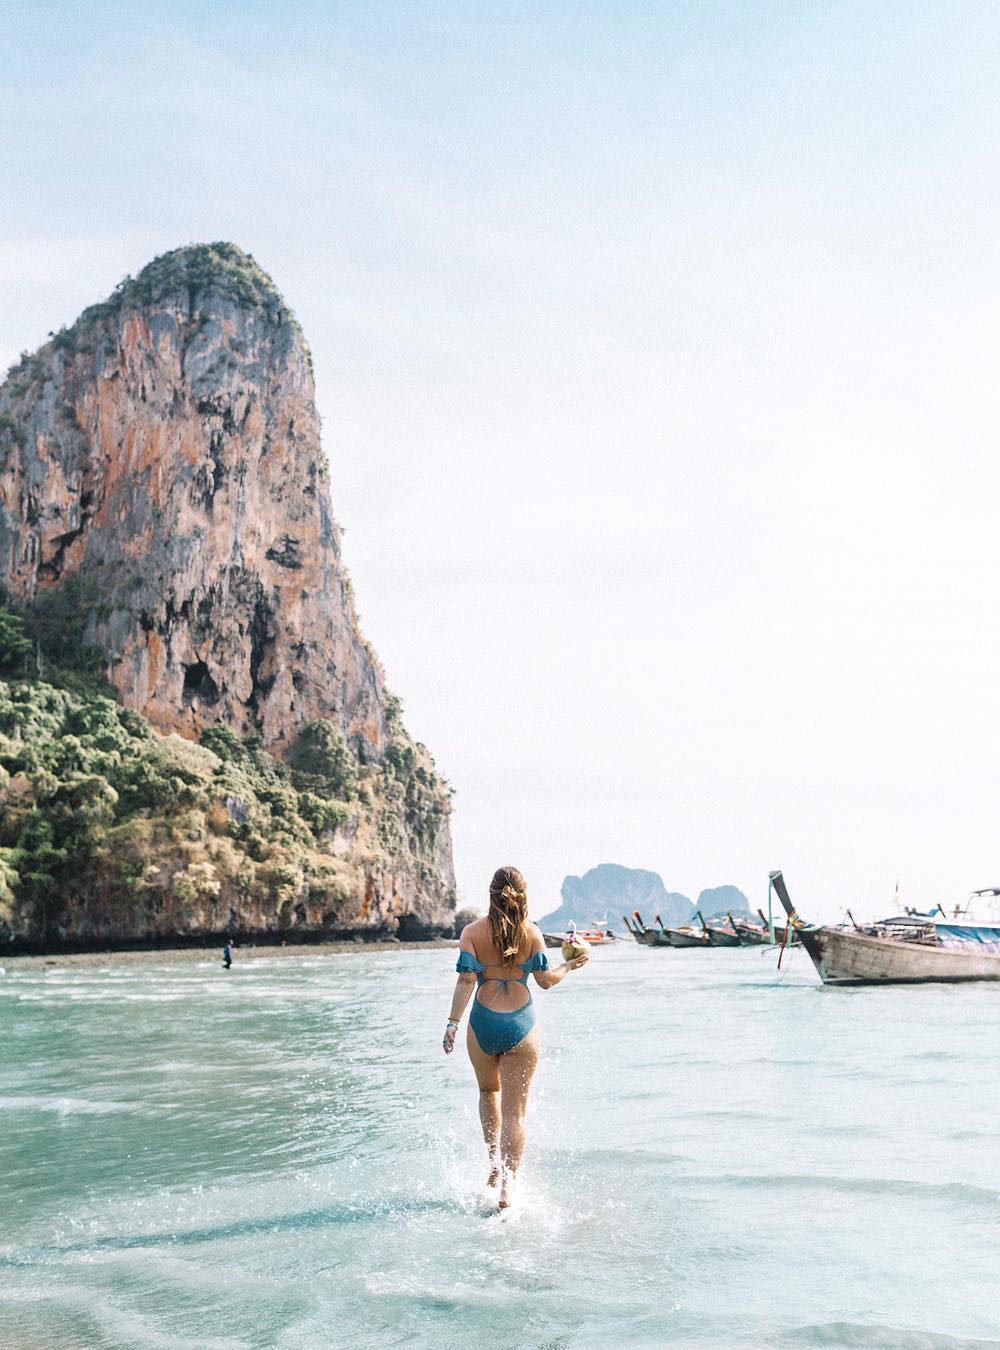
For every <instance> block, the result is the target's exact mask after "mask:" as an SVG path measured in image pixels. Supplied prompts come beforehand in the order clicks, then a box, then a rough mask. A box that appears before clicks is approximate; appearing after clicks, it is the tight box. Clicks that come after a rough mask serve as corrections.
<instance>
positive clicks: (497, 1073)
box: [444, 867, 587, 1209]
mask: <svg viewBox="0 0 1000 1350" xmlns="http://www.w3.org/2000/svg"><path fill="white" fill-rule="evenodd" d="M459 945H460V947H461V950H460V952H459V954H458V965H457V966H456V967H455V969H456V970H457V971H458V982H457V984H456V985H455V996H454V998H453V999H452V1001H451V1016H450V1017H449V1019H448V1026H447V1028H446V1030H445V1033H444V1052H445V1054H446V1055H450V1054H451V1052H452V1050H453V1049H454V1048H455V1033H456V1032H457V1031H458V1024H459V1021H460V1020H461V1017H462V1013H463V1012H464V1011H465V1007H466V1004H467V1003H468V1002H469V996H470V995H471V994H472V990H473V984H476V985H478V986H479V987H478V989H477V990H476V996H475V998H474V999H473V1002H472V1012H471V1013H470V1014H469V1031H468V1035H467V1037H466V1045H467V1046H468V1050H469V1058H470V1059H471V1060H472V1067H473V1069H474V1070H475V1072H476V1078H477V1080H478V1082H479V1119H480V1120H481V1121H482V1123H483V1138H484V1139H485V1140H486V1147H487V1149H488V1150H489V1155H490V1174H489V1179H488V1180H487V1183H486V1184H487V1185H488V1186H495V1185H496V1184H497V1182H498V1181H501V1180H502V1183H503V1184H502V1187H501V1191H500V1208H501V1209H506V1208H507V1207H508V1206H509V1204H510V1202H511V1198H512V1195H513V1189H514V1179H515V1177H516V1175H517V1169H518V1167H519V1166H520V1162H521V1154H522V1153H523V1152H524V1111H525V1107H526V1105H527V1101H528V1089H529V1088H530V1087H531V1078H532V1075H533V1074H534V1072H535V1065H536V1064H537V1063H538V1031H537V1029H536V1027H535V1009H534V1007H533V1006H532V1002H531V994H530V993H529V992H528V976H529V975H534V977H535V982H536V983H537V984H538V985H540V986H541V988H542V989H552V988H553V987H554V986H555V985H557V984H558V983H559V982H560V981H561V980H564V979H565V978H566V976H567V975H568V974H569V972H570V971H571V970H577V969H579V967H580V966H582V965H585V964H586V962H587V953H586V952H584V954H583V955H582V956H578V957H576V958H575V959H574V960H572V961H564V962H563V963H562V964H561V965H558V966H556V968H555V969H554V970H550V969H549V962H548V958H547V957H546V955H545V942H544V940H543V938H542V935H541V932H540V931H539V929H538V925H537V924H533V923H529V921H528V894H527V888H526V887H525V884H524V877H522V876H521V873H520V872H519V871H518V870H517V868H516V867H501V868H500V869H499V870H498V871H497V872H496V873H495V874H494V877H493V880H492V881H491V882H490V910H489V913H488V914H487V915H486V916H485V917H484V918H482V919H476V920H475V922H474V923H470V924H469V925H468V926H467V927H465V928H463V929H462V937H461V942H460V944H459Z"/></svg>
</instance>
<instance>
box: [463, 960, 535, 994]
mask: <svg viewBox="0 0 1000 1350" xmlns="http://www.w3.org/2000/svg"><path fill="white" fill-rule="evenodd" d="M497 964H498V965H499V962H497ZM514 965H515V966H519V967H520V969H521V974H520V975H507V976H505V977H504V978H503V979H500V978H498V977H497V976H496V975H484V974H483V971H484V970H485V969H486V967H485V966H484V965H483V963H482V961H480V960H479V958H478V957H477V956H473V955H472V953H471V952H459V954H458V964H457V965H456V966H455V969H456V970H457V971H458V972H459V973H460V974H475V977H476V984H477V985H483V984H485V983H486V982H487V980H495V981H496V983H497V984H498V985H499V986H500V988H501V989H503V990H505V991H507V990H508V989H509V987H510V982H511V980H513V981H514V983H515V984H523V985H524V987H525V988H527V987H528V976H529V975H530V974H531V972H532V971H533V970H548V968H549V958H548V957H547V956H546V955H545V953H544V952H532V953H531V955H530V956H529V957H528V959H527V961H515V962H514Z"/></svg>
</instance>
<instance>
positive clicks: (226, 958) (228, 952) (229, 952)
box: [222, 938, 233, 970]
mask: <svg viewBox="0 0 1000 1350" xmlns="http://www.w3.org/2000/svg"><path fill="white" fill-rule="evenodd" d="M222 964H223V965H224V966H225V968H226V969H227V970H228V969H229V967H230V966H231V965H232V964H233V949H232V945H231V944H230V941H229V939H228V938H226V945H225V946H224V947H223V949H222Z"/></svg>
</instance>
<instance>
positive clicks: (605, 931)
mask: <svg viewBox="0 0 1000 1350" xmlns="http://www.w3.org/2000/svg"><path fill="white" fill-rule="evenodd" d="M542 937H543V938H544V939H545V945H546V947H561V946H562V945H563V943H564V942H565V941H566V940H567V939H568V938H574V937H578V938H583V940H584V942H586V943H587V944H588V946H590V947H606V946H608V944H609V943H612V942H621V938H620V937H619V936H618V934H617V933H613V932H612V931H611V929H610V928H607V927H605V928H601V927H600V926H599V925H597V924H592V925H591V927H590V928H577V926H576V924H575V923H573V922H570V924H569V927H568V928H567V929H566V932H565V933H543V934H542Z"/></svg>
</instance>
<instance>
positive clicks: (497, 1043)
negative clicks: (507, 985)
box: [469, 999, 535, 1055]
mask: <svg viewBox="0 0 1000 1350" xmlns="http://www.w3.org/2000/svg"><path fill="white" fill-rule="evenodd" d="M534 1025H535V1008H534V1004H533V1003H532V1002H531V1000H530V999H529V1000H528V1002H527V1003H526V1004H525V1005H524V1007H523V1008H515V1009H514V1011H513V1012H495V1011H494V1009H493V1008H485V1007H484V1006H483V1005H482V1004H481V1003H480V1002H479V1000H478V999H473V1002H472V1011H471V1012H470V1013H469V1026H470V1027H471V1028H472V1034H473V1035H474V1036H475V1038H476V1040H477V1041H478V1042H479V1048H480V1050H482V1052H483V1054H484V1055H504V1054H506V1053H507V1051H508V1050H513V1049H514V1046H515V1045H518V1044H520V1042H521V1041H523V1040H524V1038H525V1036H527V1034H528V1032H529V1031H530V1030H531V1028H532V1027H533V1026H534Z"/></svg>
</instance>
